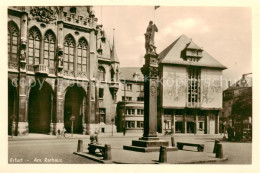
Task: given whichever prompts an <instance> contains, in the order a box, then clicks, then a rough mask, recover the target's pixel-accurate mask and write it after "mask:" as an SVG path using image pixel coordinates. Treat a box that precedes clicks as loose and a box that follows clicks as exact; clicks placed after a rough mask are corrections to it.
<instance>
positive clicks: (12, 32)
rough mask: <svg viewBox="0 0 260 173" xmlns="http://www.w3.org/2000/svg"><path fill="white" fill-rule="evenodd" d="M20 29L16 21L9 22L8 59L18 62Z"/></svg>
mask: <svg viewBox="0 0 260 173" xmlns="http://www.w3.org/2000/svg"><path fill="white" fill-rule="evenodd" d="M18 36H19V29H18V27H17V25H16V24H15V23H14V22H12V21H11V22H8V60H9V61H12V62H17V61H18V59H17V55H18Z"/></svg>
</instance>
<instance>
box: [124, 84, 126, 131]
mask: <svg viewBox="0 0 260 173" xmlns="http://www.w3.org/2000/svg"><path fill="white" fill-rule="evenodd" d="M125 115H126V81H125V82H124V124H123V135H124V136H125V133H126V124H125Z"/></svg>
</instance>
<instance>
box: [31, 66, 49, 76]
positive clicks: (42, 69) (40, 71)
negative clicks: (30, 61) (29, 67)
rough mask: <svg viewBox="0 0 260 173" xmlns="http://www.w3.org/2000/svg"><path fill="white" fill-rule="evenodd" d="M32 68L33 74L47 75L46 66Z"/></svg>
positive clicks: (47, 68)
mask: <svg viewBox="0 0 260 173" xmlns="http://www.w3.org/2000/svg"><path fill="white" fill-rule="evenodd" d="M33 67H34V72H35V73H38V74H45V75H48V74H49V67H48V66H47V65H44V64H38V65H34V66H33Z"/></svg>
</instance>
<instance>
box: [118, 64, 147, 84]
mask: <svg viewBox="0 0 260 173" xmlns="http://www.w3.org/2000/svg"><path fill="white" fill-rule="evenodd" d="M119 78H120V80H128V81H136V82H143V81H144V76H143V74H142V72H141V67H121V68H120V73H119Z"/></svg>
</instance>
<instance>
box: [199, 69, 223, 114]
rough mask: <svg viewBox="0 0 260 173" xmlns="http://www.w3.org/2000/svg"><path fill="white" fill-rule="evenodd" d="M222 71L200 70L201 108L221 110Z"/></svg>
mask: <svg viewBox="0 0 260 173" xmlns="http://www.w3.org/2000/svg"><path fill="white" fill-rule="evenodd" d="M221 79H222V71H221V70H217V69H201V107H202V108H217V109H221V108H222V83H221V81H222V80H221Z"/></svg>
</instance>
